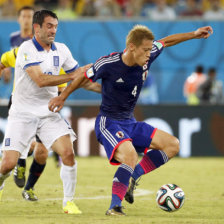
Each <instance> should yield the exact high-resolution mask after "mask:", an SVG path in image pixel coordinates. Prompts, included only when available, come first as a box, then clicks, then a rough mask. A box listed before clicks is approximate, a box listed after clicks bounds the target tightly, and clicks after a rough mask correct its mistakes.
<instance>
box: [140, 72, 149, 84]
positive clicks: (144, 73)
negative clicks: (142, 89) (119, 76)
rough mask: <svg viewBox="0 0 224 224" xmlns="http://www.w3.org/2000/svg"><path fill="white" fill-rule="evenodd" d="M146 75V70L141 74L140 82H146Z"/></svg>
mask: <svg viewBox="0 0 224 224" xmlns="http://www.w3.org/2000/svg"><path fill="white" fill-rule="evenodd" d="M148 73H149V71H148V70H147V71H145V72H143V73H142V80H143V81H145V80H146V78H147V75H148Z"/></svg>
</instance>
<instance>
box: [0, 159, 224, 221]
mask: <svg viewBox="0 0 224 224" xmlns="http://www.w3.org/2000/svg"><path fill="white" fill-rule="evenodd" d="M77 160H78V184H77V188H76V199H75V201H76V203H77V205H78V206H79V207H80V209H81V210H82V211H83V214H82V215H78V216H77V215H67V214H63V213H62V207H61V206H62V196H63V193H62V183H61V180H60V177H59V169H58V168H56V165H55V163H54V161H53V159H52V158H49V159H48V163H47V166H46V169H45V172H44V173H43V175H42V176H41V178H40V180H39V182H38V183H37V185H36V189H35V192H36V193H37V195H38V197H39V201H38V202H27V201H24V200H23V198H22V196H21V192H22V189H19V188H17V187H16V185H15V184H14V182H13V177H12V176H11V177H10V178H8V179H7V181H6V185H5V189H4V192H3V196H2V202H1V203H0V224H20V223H21V224H28V223H29V224H30V223H32V224H37V223H38V224H70V223H73V224H79V223H80V224H98V223H103V224H109V223H111V224H112V223H113V224H115V223H116V224H125V223H127V224H132V223H134V224H148V223H150V224H157V223H158V224H161V223H166V224H171V223H172V224H174V223H178V224H179V223H180V224H185V223H188V224H189V223H193V224H198V223H203V224H216V223H217V224H223V223H224V158H223V157H222V158H190V159H181V158H175V159H172V160H171V161H170V162H169V163H167V164H166V165H165V166H163V167H161V168H159V169H158V170H156V171H154V172H152V173H151V174H148V175H146V176H144V177H142V179H141V181H140V185H139V186H138V189H137V190H136V197H135V203H134V204H133V205H129V204H128V203H126V202H124V203H123V205H124V207H125V210H124V211H125V213H126V214H127V216H125V217H107V216H105V211H106V210H107V209H108V206H109V204H110V194H111V183H112V177H113V175H114V172H115V170H116V167H113V166H111V165H109V163H108V161H107V159H105V158H100V157H90V158H77ZM30 163H31V158H29V159H28V167H29V164H30ZM166 183H175V184H177V185H179V186H180V187H181V188H182V189H183V190H184V192H185V195H186V200H185V203H184V205H183V207H182V208H181V209H180V210H179V211H176V212H173V213H167V212H165V211H162V210H161V209H160V208H158V207H157V204H156V202H155V198H156V192H157V190H158V189H159V188H160V186H161V185H163V184H166Z"/></svg>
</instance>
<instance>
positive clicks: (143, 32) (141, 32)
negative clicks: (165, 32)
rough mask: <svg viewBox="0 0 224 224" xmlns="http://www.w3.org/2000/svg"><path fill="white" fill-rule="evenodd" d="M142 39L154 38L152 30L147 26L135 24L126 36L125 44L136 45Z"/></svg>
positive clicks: (139, 43)
mask: <svg viewBox="0 0 224 224" xmlns="http://www.w3.org/2000/svg"><path fill="white" fill-rule="evenodd" d="M144 39H146V40H154V35H153V33H152V31H151V30H150V29H149V28H148V27H147V26H143V25H135V26H134V27H133V28H132V29H131V30H130V32H129V33H128V35H127V37H126V46H128V45H129V44H130V43H133V44H134V45H135V46H137V47H138V46H139V45H141V43H142V41H143V40H144Z"/></svg>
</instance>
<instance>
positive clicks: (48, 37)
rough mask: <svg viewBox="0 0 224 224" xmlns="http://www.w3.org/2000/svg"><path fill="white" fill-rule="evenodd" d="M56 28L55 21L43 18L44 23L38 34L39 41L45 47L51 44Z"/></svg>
mask: <svg viewBox="0 0 224 224" xmlns="http://www.w3.org/2000/svg"><path fill="white" fill-rule="evenodd" d="M57 28H58V20H57V19H55V18H53V17H51V16H47V17H45V19H44V22H43V24H42V26H41V27H40V29H39V32H38V34H39V38H40V39H41V41H42V42H43V43H45V44H47V45H49V44H52V43H53V42H54V39H55V35H56V32H57Z"/></svg>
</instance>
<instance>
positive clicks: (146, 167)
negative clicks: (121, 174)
mask: <svg viewBox="0 0 224 224" xmlns="http://www.w3.org/2000/svg"><path fill="white" fill-rule="evenodd" d="M166 162H168V156H167V155H166V153H165V152H163V151H161V150H154V149H153V150H149V151H148V152H147V153H146V154H145V155H144V156H143V158H142V160H141V161H140V162H139V163H138V164H137V165H136V167H135V170H134V172H133V174H132V177H133V178H134V179H135V180H137V179H138V178H139V177H141V176H142V175H143V174H146V173H149V172H151V171H153V170H155V169H156V168H159V167H160V166H161V165H163V164H164V163H166Z"/></svg>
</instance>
